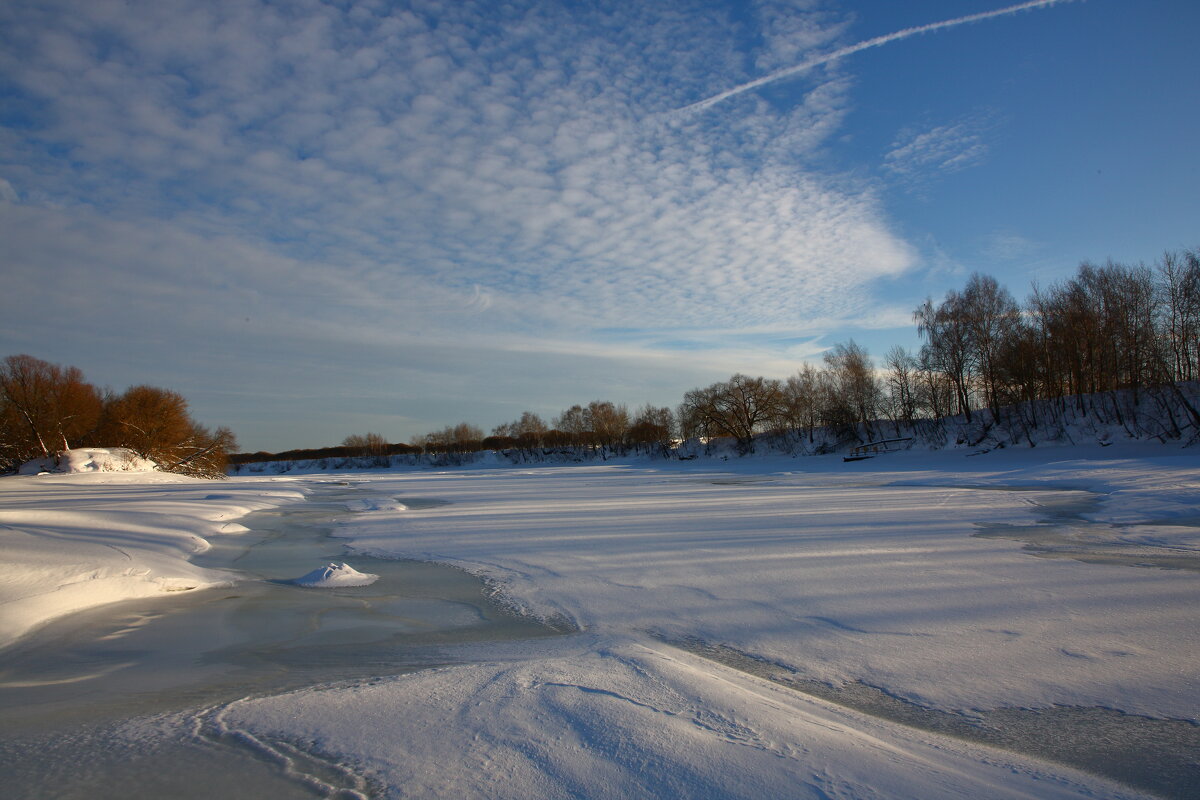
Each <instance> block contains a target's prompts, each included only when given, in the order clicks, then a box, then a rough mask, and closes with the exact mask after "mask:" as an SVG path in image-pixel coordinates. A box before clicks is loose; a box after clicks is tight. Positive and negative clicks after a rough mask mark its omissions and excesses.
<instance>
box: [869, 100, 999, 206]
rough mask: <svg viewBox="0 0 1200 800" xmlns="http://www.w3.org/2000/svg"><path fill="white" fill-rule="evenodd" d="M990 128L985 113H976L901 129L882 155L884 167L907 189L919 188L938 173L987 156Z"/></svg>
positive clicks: (952, 169)
mask: <svg viewBox="0 0 1200 800" xmlns="http://www.w3.org/2000/svg"><path fill="white" fill-rule="evenodd" d="M989 127H990V122H989V121H988V116H987V115H984V114H975V115H973V116H971V117H968V118H966V119H964V120H961V121H959V122H956V123H953V124H949V125H937V126H934V127H932V128H928V129H924V130H913V129H907V130H904V131H901V132H900V134H899V135H898V136H897V137H896V139H895V140H893V142H892V146H891V149H890V150H888V152H887V153H886V154H885V155H884V157H883V167H884V170H886V171H887V172H888V173H890V174H891V176H892V177H894V178H897V179H899V180H900V181H901V182H903V183H905V184H907V185H908V186H909V187H910V188H920V187H921V186H923V185H924V184H925V183H927V182H928V181H929V180H930V179H932V178H933V177H936V176H937V175H945V174H951V173H954V172H959V171H961V170H964V169H967V168H969V167H972V166H975V165H976V164H979V163H980V162H982V161H983V160H984V158H985V157H986V156H987V153H988V145H987V142H986V141H985V140H984V135H985V133H986V131H987V129H988V128H989Z"/></svg>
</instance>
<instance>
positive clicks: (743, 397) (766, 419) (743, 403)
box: [679, 374, 784, 452]
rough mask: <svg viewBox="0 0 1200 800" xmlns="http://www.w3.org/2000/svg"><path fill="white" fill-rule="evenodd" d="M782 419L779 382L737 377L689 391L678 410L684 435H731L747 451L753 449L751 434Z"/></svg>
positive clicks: (782, 406)
mask: <svg viewBox="0 0 1200 800" xmlns="http://www.w3.org/2000/svg"><path fill="white" fill-rule="evenodd" d="M783 416H784V399H783V387H782V385H781V384H780V382H779V381H777V380H775V379H773V378H751V377H749V376H747V375H741V374H738V375H734V376H733V377H732V378H730V379H729V380H728V381H726V382H724V383H714V384H713V385H712V386H709V387H708V388H706V389H693V390H692V391H690V392H688V393H687V394H685V395H684V398H683V403H682V404H681V405H680V407H679V425H680V428H681V430H682V431H683V433H684V435H685V436H708V437H711V436H732V437H734V438H735V439H737V441H738V446H739V448H740V449H742V450H743V451H747V452H749V451H753V449H754V436H755V434H758V433H761V432H762V431H764V430H767V429H769V428H771V427H773V426H774V425H776V424H777V423H778V420H780V419H781V418H783Z"/></svg>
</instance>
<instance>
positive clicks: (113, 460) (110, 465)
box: [18, 447, 158, 475]
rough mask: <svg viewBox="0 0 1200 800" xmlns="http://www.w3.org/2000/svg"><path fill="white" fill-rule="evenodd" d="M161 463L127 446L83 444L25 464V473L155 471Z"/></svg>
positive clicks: (22, 473)
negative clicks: (87, 445) (91, 445)
mask: <svg viewBox="0 0 1200 800" xmlns="http://www.w3.org/2000/svg"><path fill="white" fill-rule="evenodd" d="M157 469H158V465H157V464H155V463H154V462H153V461H151V460H149V459H147V458H142V457H141V456H139V455H138V454H137V453H135V452H133V451H132V450H130V449H128V448H125V447H81V448H76V449H73V450H62V451H60V452H58V453H55V454H54V455H52V456H50V457H49V458H35V459H34V460H32V461H26V462H25V463H24V464H22V465H21V468H20V469H19V470H18V473H19V474H21V475H41V474H43V473H68V474H70V473H77V472H153V471H154V470H157Z"/></svg>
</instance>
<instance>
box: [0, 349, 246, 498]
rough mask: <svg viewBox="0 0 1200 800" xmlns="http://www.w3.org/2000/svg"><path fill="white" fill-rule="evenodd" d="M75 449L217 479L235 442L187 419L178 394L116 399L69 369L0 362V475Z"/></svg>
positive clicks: (30, 360) (222, 431) (129, 394)
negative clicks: (121, 453) (114, 452)
mask: <svg viewBox="0 0 1200 800" xmlns="http://www.w3.org/2000/svg"><path fill="white" fill-rule="evenodd" d="M79 447H124V448H128V449H129V450H132V451H133V452H134V453H136V454H137V455H139V456H141V457H142V458H148V459H150V460H151V461H153V462H155V463H156V464H158V465H159V466H160V467H161V468H162V469H165V470H168V471H170V472H179V473H182V474H185V475H194V476H200V477H207V478H219V477H224V475H225V466H226V463H227V461H226V456H227V454H228V453H229V452H230V451H231V450H234V449H236V448H237V441H236V440H235V439H234V436H233V432H232V431H230V430H229V429H228V428H217V429H216V430H210V429H208V428H206V427H205V426H203V425H201V424H200V423H198V422H196V421H195V420H194V419H192V415H191V412H190V411H189V410H188V402H187V400H185V399H184V397H183V395H181V394H179V393H178V392H173V391H171V390H169V389H160V388H158V387H156V386H132V387H130V388H129V389H126V390H125V391H124V392H122V393H121V394H116V393H114V392H112V391H111V390H104V391H101V390H100V389H97V388H96V387H95V386H93V385H92V384H91V383H88V382H87V381H86V380H84V377H83V373H82V372H81V371H80V370H79V369H78V368H77V367H63V366H60V365H58V364H51V363H50V362H48V361H42V360H41V359H38V358H34V357H33V356H29V355H15V356H8V357H7V358H5V359H4V360H3V362H0V473H4V472H11V471H14V470H16V469H17V468H18V467H19V466H20V465H21V464H23V463H24V462H26V461H30V460H32V459H36V458H50V457H53V456H54V454H55V453H57V452H59V451H61V450H69V449H71V448H79Z"/></svg>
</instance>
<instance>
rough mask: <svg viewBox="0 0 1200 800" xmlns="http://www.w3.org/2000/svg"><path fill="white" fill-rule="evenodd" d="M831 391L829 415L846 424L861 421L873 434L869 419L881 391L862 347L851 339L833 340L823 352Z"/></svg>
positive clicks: (867, 430)
mask: <svg viewBox="0 0 1200 800" xmlns="http://www.w3.org/2000/svg"><path fill="white" fill-rule="evenodd" d="M825 364H826V365H827V367H828V371H829V377H830V384H831V388H832V393H831V394H830V396H829V397H830V400H831V401H832V402H831V404H830V405H831V406H832V407H831V408H830V409H829V411H828V414H829V416H830V418H832V419H834V420H836V422H841V423H844V424H848V425H853V424H855V423H858V424H861V425H862V426H863V429H864V430H865V431H866V434H867V436H868V437H872V436H874V435H875V433H874V431H873V429H872V426H871V421H872V420H874V419H876V418H877V416H878V414H879V406H880V400H881V399H882V396H883V392H882V390H881V389H880V386H879V380H878V379H877V378H876V377H875V367H874V365H873V364H872V363H871V357H870V356H869V355H868V354H867V351H866V349H864V348H863V347H861V346H860V345H858V344H856V343H855V342H854V340H853V339H851V340H850V341H849V342H847V343H845V344H836V345H834V347H833V349H832V350H831V351H829V352H827V353H826V354H825Z"/></svg>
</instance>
